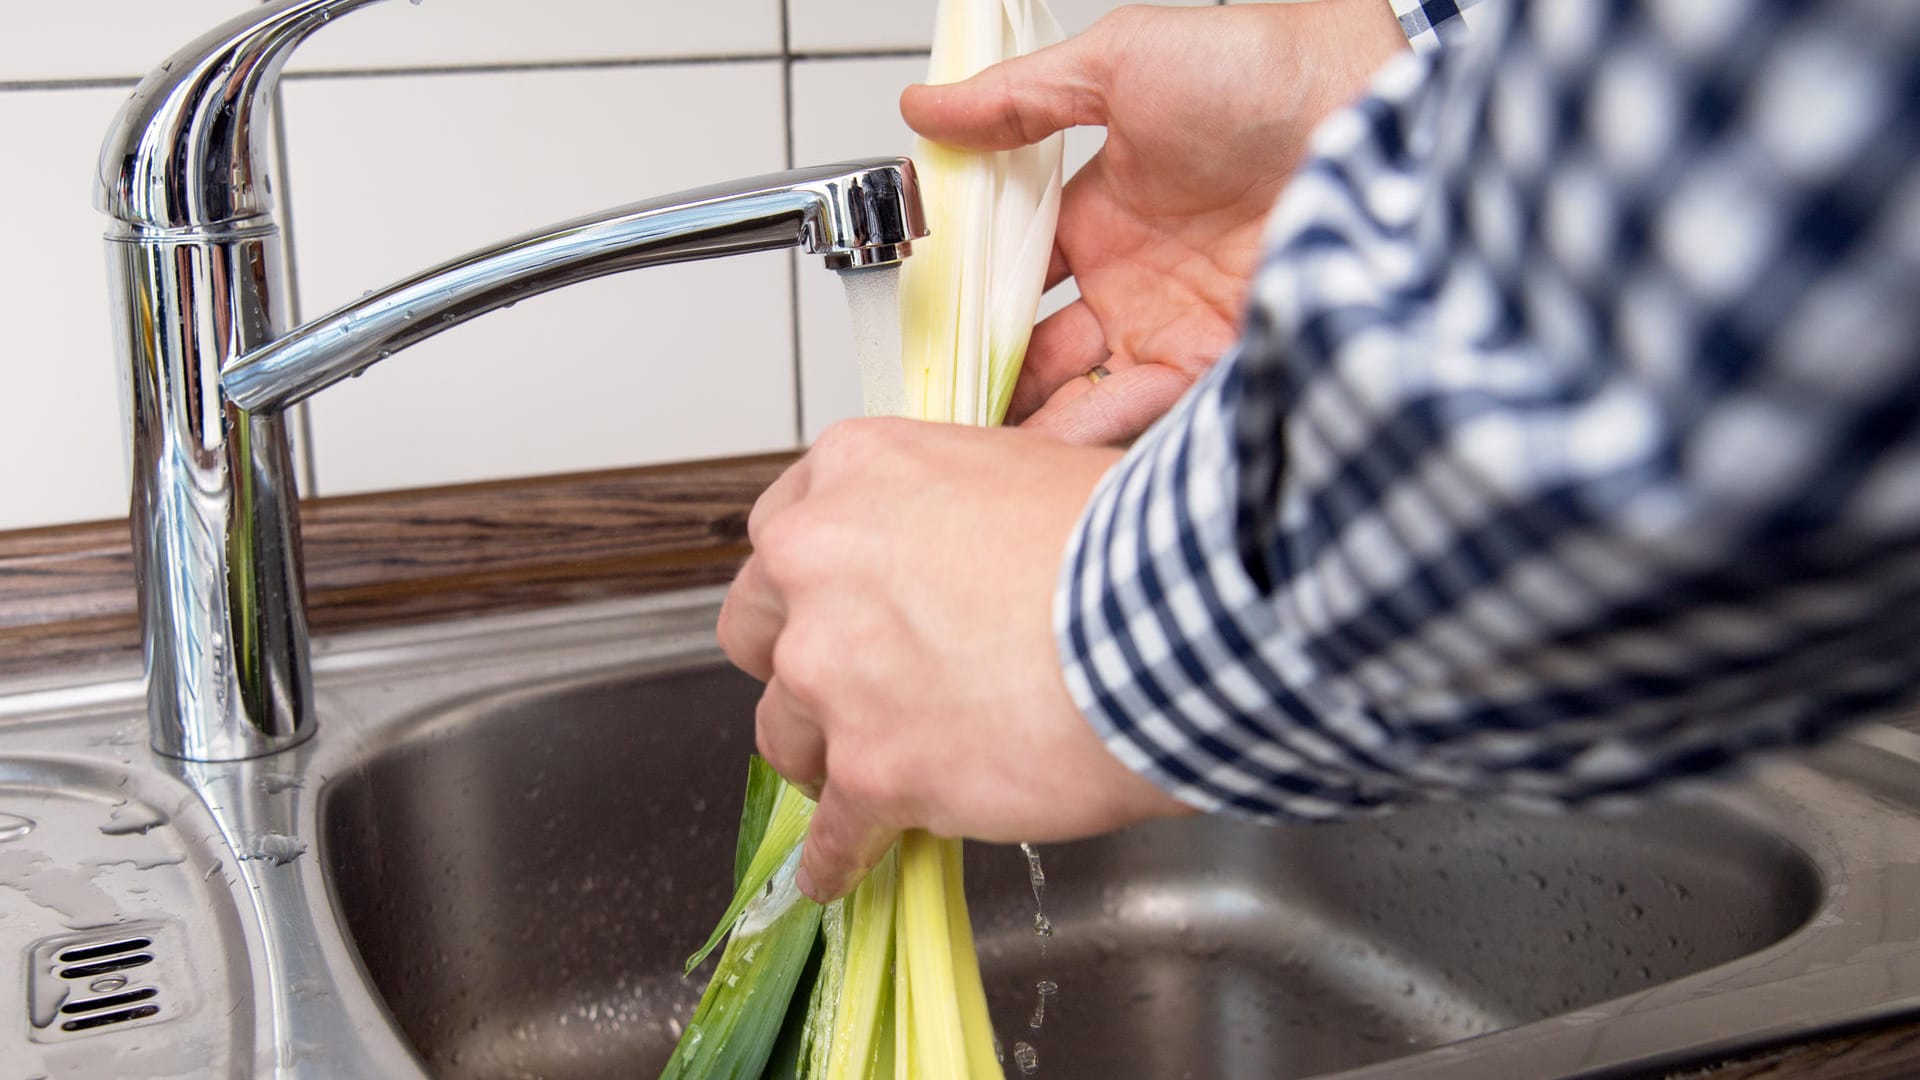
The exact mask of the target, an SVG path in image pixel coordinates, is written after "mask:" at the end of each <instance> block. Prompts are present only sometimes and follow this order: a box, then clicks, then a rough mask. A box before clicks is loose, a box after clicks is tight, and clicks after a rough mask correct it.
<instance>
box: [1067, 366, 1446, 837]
mask: <svg viewBox="0 0 1920 1080" xmlns="http://www.w3.org/2000/svg"><path fill="white" fill-rule="evenodd" d="M1240 385H1241V383H1240V378H1239V371H1238V363H1237V361H1236V360H1235V358H1234V357H1231V356H1230V357H1228V358H1227V359H1223V360H1222V361H1220V363H1219V364H1217V365H1215V367H1214V370H1213V371H1212V372H1210V373H1209V374H1208V376H1207V377H1206V378H1205V380H1204V381H1203V382H1202V383H1201V384H1200V385H1199V386H1198V387H1196V388H1195V390H1194V392H1192V393H1189V394H1187V395H1186V397H1185V398H1183V399H1182V401H1181V402H1180V404H1179V405H1177V406H1176V407H1175V408H1174V410H1173V411H1171V412H1169V413H1168V414H1167V416H1166V417H1164V418H1163V419H1162V420H1161V421H1160V423H1159V424H1157V425H1155V427H1154V428H1153V429H1152V430H1151V431H1149V432H1148V433H1147V434H1146V435H1145V436H1143V437H1142V438H1141V439H1140V441H1139V442H1137V443H1136V444H1135V445H1134V447H1133V449H1132V451H1131V452H1129V453H1128V455H1127V456H1126V457H1125V458H1124V459H1122V461H1121V462H1120V463H1119V464H1118V465H1116V466H1115V467H1114V469H1113V470H1112V471H1111V472H1109V473H1108V474H1107V476H1106V477H1105V478H1104V479H1103V480H1102V482H1101V484H1100V486H1099V487H1098V488H1097V489H1096V491H1095V493H1094V496H1093V498H1092V500H1091V501H1090V503H1089V504H1088V506H1087V509H1086V510H1085V512H1084V513H1083V514H1082V516H1081V519H1080V523H1079V525H1078V527H1077V528H1076V530H1075V533H1074V536H1073V539H1072V541H1071V542H1070V543H1069V545H1068V549H1067V555H1066V558H1065V560H1064V561H1063V564H1062V566H1061V571H1060V578H1059V582H1058V587H1057V589H1056V591H1055V594H1054V632H1055V637H1056V642H1057V644H1058V647H1059V651H1060V656H1061V658H1062V661H1063V664H1064V669H1065V674H1066V681H1067V686H1068V689H1069V691H1070V692H1071V693H1072V695H1073V699H1074V702H1075V703H1076V704H1077V705H1078V706H1079V708H1080V710H1081V712H1082V713H1083V714H1084V715H1085V716H1086V718H1087V720H1088V722H1089V723H1090V724H1091V725H1092V726H1093V728H1094V730H1095V731H1096V732H1097V733H1098V734H1099V735H1100V737H1101V738H1102V740H1103V741H1104V742H1105V744H1106V746H1107V748H1108V749H1109V750H1110V751H1111V752H1112V753H1113V754H1114V755H1115V756H1116V757H1118V758H1119V759H1120V760H1121V761H1122V762H1123V763H1124V764H1126V765H1127V766H1128V767H1129V768H1131V769H1133V770H1134V771H1135V772H1138V773H1140V774H1141V775H1143V776H1145V777H1146V778H1148V779H1149V780H1152V781H1153V782H1154V783H1156V784H1157V785H1159V786H1160V787H1161V788H1163V789H1164V790H1166V791H1167V792H1168V793H1170V794H1172V795H1173V796H1174V797H1175V798H1178V799H1180V800H1182V801H1183V802H1186V803H1188V804H1189V805H1192V806H1194V807H1197V808H1199V809H1202V810H1206V811H1214V812H1227V813H1233V814H1238V815H1242V816H1246V817H1251V818H1255V819H1259V820H1266V821H1306V820H1328V819H1336V818H1343V817H1352V816H1357V815H1362V814H1366V813H1369V812H1373V811H1378V810H1381V809H1384V808H1386V807H1388V806H1390V805H1392V804H1396V803H1399V802H1403V801H1407V799H1408V798H1409V796H1410V794H1411V793H1410V792H1409V791H1408V790H1407V786H1406V784H1405V782H1404V780H1403V779H1402V778H1401V777H1400V776H1398V775H1397V774H1398V772H1399V771H1400V770H1399V769H1398V768H1396V767H1394V765H1393V764H1392V763H1391V762H1390V761H1388V760H1387V758H1388V757H1391V752H1390V748H1389V746H1388V743H1389V739H1388V737H1387V735H1386V733H1385V732H1384V731H1383V730H1381V728H1380V727H1379V725H1378V724H1377V723H1375V722H1374V721H1373V720H1371V718H1369V717H1368V716H1367V715H1366V714H1365V713H1364V712H1363V711H1362V710H1361V709H1360V708H1358V707H1357V705H1356V704H1355V703H1353V702H1351V701H1343V700H1341V695H1340V691H1339V688H1338V687H1337V686H1335V685H1334V684H1333V683H1331V682H1329V681H1327V680H1323V679H1320V678H1318V677H1317V676H1316V675H1315V672H1314V665H1313V663H1312V661H1311V659H1310V657H1309V656H1308V655H1307V653H1306V652H1305V650H1303V649H1301V648H1300V647H1299V645H1298V642H1300V641H1301V640H1302V637H1303V635H1302V634H1301V633H1299V629H1298V628H1297V627H1290V626H1289V625H1288V619H1287V617H1286V614H1285V612H1284V610H1283V609H1281V608H1279V607H1276V606H1275V605H1273V604H1271V603H1270V602H1269V599H1268V598H1267V597H1266V596H1265V595H1264V594H1263V593H1262V592H1261V591H1260V589H1259V588H1258V587H1257V586H1256V584H1255V582H1254V581H1253V579H1252V578H1251V576H1250V575H1248V574H1247V572H1246V570H1245V567H1244V566H1243V565H1242V563H1241V561H1240V556H1239V553H1238V551H1237V548H1236V545H1235V542H1234V514H1235V497H1234V493H1235V490H1236V488H1235V484H1236V475H1237V470H1236V467H1235V464H1234V455H1233V452H1232V451H1233V433H1234V415H1235V414H1234V404H1235V402H1237V400H1238V397H1239V394H1240Z"/></svg>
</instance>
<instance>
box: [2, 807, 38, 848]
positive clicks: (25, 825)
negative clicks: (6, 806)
mask: <svg viewBox="0 0 1920 1080" xmlns="http://www.w3.org/2000/svg"><path fill="white" fill-rule="evenodd" d="M37 824H39V822H36V821H34V820H33V819H32V818H30V817H21V816H20V815H19V814H0V844H4V843H6V842H7V841H9V840H18V839H20V838H21V837H23V836H25V835H27V834H28V833H30V832H32V831H33V829H34V826H35V825H37Z"/></svg>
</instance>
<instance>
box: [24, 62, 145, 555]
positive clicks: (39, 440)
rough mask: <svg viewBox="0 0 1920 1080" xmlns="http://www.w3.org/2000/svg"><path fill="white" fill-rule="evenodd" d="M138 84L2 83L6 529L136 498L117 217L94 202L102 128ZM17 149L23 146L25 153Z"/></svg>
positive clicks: (101, 514)
mask: <svg viewBox="0 0 1920 1080" xmlns="http://www.w3.org/2000/svg"><path fill="white" fill-rule="evenodd" d="M125 97H126V91H125V90H116V89H82V90H30V91H26V90H16V91H9V92H5V93H0V146H6V147H16V148H23V149H24V148H31V154H30V157H31V160H32V161H33V162H34V167H32V168H13V169H6V170H4V172H0V194H3V195H4V202H0V228H3V229H4V230H5V239H4V240H0V250H4V251H6V252H7V257H6V258H3V259H0V529H17V528H23V527H26V526H30V525H49V524H53V523H55V522H61V521H82V520H89V519H94V518H107V517H120V516H122V515H124V514H126V512H127V495H126V488H125V480H124V477H125V472H126V466H125V464H124V457H125V453H126V452H125V449H124V445H125V438H124V436H123V435H122V432H121V427H120V407H119V404H118V402H119V391H118V389H117V383H116V379H117V375H116V373H115V371H114V365H113V338H112V331H111V329H110V327H109V323H108V321H107V283H106V254H105V250H104V248H103V246H102V241H101V238H100V237H101V233H102V231H103V227H104V225H105V219H104V218H102V217H101V216H100V215H99V214H97V213H95V212H94V210H93V205H92V198H93V172H94V160H95V158H96V157H97V156H98V155H99V152H100V138H101V136H102V135H103V134H104V133H105V132H106V130H107V123H108V122H109V121H110V120H112V118H113V113H114V110H115V109H117V108H119V106H120V102H121V100H122V99H123V98H125ZM16 160H17V159H16Z"/></svg>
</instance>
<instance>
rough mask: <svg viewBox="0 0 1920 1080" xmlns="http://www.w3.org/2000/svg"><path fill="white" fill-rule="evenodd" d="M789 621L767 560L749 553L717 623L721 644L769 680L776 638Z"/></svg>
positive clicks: (744, 666) (739, 663) (740, 663)
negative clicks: (767, 569) (766, 568)
mask: <svg viewBox="0 0 1920 1080" xmlns="http://www.w3.org/2000/svg"><path fill="white" fill-rule="evenodd" d="M786 623H787V609H786V604H785V602H784V601H783V600H782V599H781V598H780V594H779V593H778V592H776V591H775V590H774V588H773V586H772V584H771V583H769V582H768V581H767V578H766V574H765V572H764V563H763V562H762V561H761V560H760V559H758V558H754V557H752V556H749V557H748V558H747V562H746V565H744V566H742V567H741V568H740V573H739V574H738V575H737V576H735V577H734V579H733V585H732V587H730V588H728V589H727V598H726V599H725V600H723V601H721V603H720V621H719V624H718V625H717V626H715V627H714V634H715V636H717V637H718V638H719V639H720V648H721V649H722V650H723V651H725V652H726V654H727V659H728V660H731V661H732V662H733V666H735V667H737V668H739V669H740V670H741V671H744V672H746V673H747V674H749V675H751V676H753V677H754V678H756V679H759V680H760V681H761V682H766V681H767V680H768V679H771V678H772V677H773V645H774V642H775V641H777V640H779V638H780V631H781V630H783V629H784V628H785V627H786Z"/></svg>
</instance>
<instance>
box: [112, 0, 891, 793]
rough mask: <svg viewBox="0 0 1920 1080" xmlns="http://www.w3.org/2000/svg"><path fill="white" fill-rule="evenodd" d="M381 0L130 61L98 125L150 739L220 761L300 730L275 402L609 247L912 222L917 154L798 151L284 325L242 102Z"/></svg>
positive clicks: (299, 607) (705, 250)
mask: <svg viewBox="0 0 1920 1080" xmlns="http://www.w3.org/2000/svg"><path fill="white" fill-rule="evenodd" d="M376 2H378V0H281V2H278V3H273V4H269V5H266V6H264V7H262V8H259V9H256V10H254V11H250V12H248V13H246V14H244V15H241V16H239V17H237V18H235V19H233V20H232V21H230V22H228V23H226V24H224V25H222V26H221V27H219V28H218V29H216V30H213V31H212V32H210V33H208V34H206V35H204V36H202V37H201V38H199V39H198V40H196V41H195V42H193V43H192V44H190V45H188V46H186V47H185V48H183V49H181V50H180V51H179V52H177V53H175V54H174V55H173V57H172V58H171V59H170V60H168V61H167V62H166V63H164V64H163V65H162V66H161V67H160V68H159V69H158V70H156V71H154V72H153V73H152V74H150V75H148V76H147V77H146V78H145V79H144V80H143V81H142V82H141V83H140V84H139V86H138V87H137V88H136V89H135V90H134V92H133V95H132V96H131V97H130V98H129V99H128V101H127V102H126V104H125V105H124V106H123V107H122V108H121V110H120V113H119V115H118V117H117V118H116V119H115V121H114V124H113V126H112V128H111V129H110V130H109V132H108V135H107V138H106V142H105V144H104V145H103V146H102V148H101V154H100V170H99V177H98V179H99V184H98V188H97V191H96V200H95V201H96V205H97V206H98V208H99V209H100V210H102V211H103V212H105V213H106V214H108V215H109V216H110V217H111V218H112V223H111V225H110V227H109V231H108V233H107V250H108V268H109V285H110V288H111V290H112V296H113V305H114V306H113V322H114V332H115V335H116V342H117V348H118V350H119V352H120V354H121V363H122V366H121V369H120V370H121V376H122V399H123V406H124V407H125V416H126V418H127V423H128V425H129V428H130V439H131V462H132V468H131V472H132V500H131V508H130V516H131V525H132V530H133V552H134V571H135V579H136V585H137V588H138V592H139V607H140V626H141V642H142V650H143V654H144V661H145V671H146V692H147V710H148V717H149V720H150V727H151V732H152V744H153V748H154V749H155V750H157V751H159V752H160V753H162V754H166V755H169V756H172V757H176V758H182V759H186V760H189V761H203V762H212V761H237V760H242V759H246V758H252V757H258V756H261V755H265V754H271V753H275V752H277V751H280V750H284V749H287V748H289V747H292V746H295V745H298V744H299V743H300V742H301V741H303V740H304V739H305V738H306V737H307V736H309V735H310V734H312V732H313V727H314V719H313V688H312V675H311V664H310V661H309V650H308V640H307V623H306V614H305V608H304V602H303V599H302V594H301V589H302V585H301V569H300V541H299V514H298V506H297V504H296V498H297V495H296V492H295V488H294V484H293V471H292V465H291V453H290V450H289V444H288V440H287V434H286V426H285V422H284V420H283V419H282V417H281V410H282V409H284V408H285V407H286V406H288V405H290V404H293V403H295V402H297V401H300V400H302V399H304V398H305V397H307V396H308V395H310V394H313V393H315V392H317V391H319V390H321V389H323V388H324V387H326V386H328V385H331V384H332V383H334V382H337V381H339V380H341V379H344V378H347V377H349V376H352V375H357V374H359V373H360V372H361V371H363V370H365V369H366V368H367V367H369V366H371V365H373V364H375V363H378V362H379V361H381V360H383V359H386V358H387V357H388V356H390V355H392V354H393V353H395V352H398V351H399V350H401V349H404V348H406V347H407V346H409V345H412V344H414V343H415V342H418V341H421V340H424V339H425V338H427V337H430V336H432V335H433V334H436V333H439V332H440V331H442V330H445V329H448V328H450V327H453V326H456V325H459V324H460V323H462V322H465V321H466V320H468V319H471V318H474V317H475V316H478V315H482V314H485V313H486V312H489V311H492V310H494V309H496V308H501V307H507V306H510V305H512V304H513V303H515V302H516V301H518V300H521V299H524V298H526V297H529V296H533V295H536V294H538V293H541V292H545V291H548V290H551V289H556V288H559V287H561V286H564V285H570V284H573V283H576V282H580V281H586V280H588V279H591V278H596V277H600V276H603V275H606V274H611V273H617V272H619V271H622V270H630V269H636V268H639V267H643V266H654V265H659V264H663V263H672V262H682V261H688V260H693V259H707V258H714V257H717V256H722V255H733V254H740V253H745V252H753V251H768V250H774V249H780V248H795V247H797V248H801V249H804V250H805V251H808V252H810V253H813V254H817V255H821V256H824V258H825V260H826V263H827V265H828V267H830V268H833V269H839V270H845V269H853V268H858V267H866V266H878V265H886V264H890V263H897V262H899V261H901V260H902V259H904V258H906V257H907V256H908V255H909V254H910V253H911V250H912V241H913V240H914V239H916V238H919V237H922V236H925V235H926V227H925V225H924V222H923V218H922V215H921V208H920V196H919V189H918V186H917V181H916V179H915V176H914V171H913V164H912V162H910V161H908V160H906V159H904V158H888V159H875V160H869V161H856V162H850V163H845V164H839V165H827V166H820V167H815V168H807V169H796V170H792V171H789V172H784V173H776V174H772V175H768V176H760V177H754V178H751V179H747V180H740V181H736V182H733V183H725V184H717V185H714V186H712V187H707V188H701V189H697V190H694V191H688V192H683V193H680V194H677V195H671V196H667V197H665V198H660V199H655V200H652V201H648V202H641V203H635V204H633V205H630V206H623V207H619V208H616V209H612V210H608V211H606V212H604V213H600V214H595V215H592V216H589V217H584V218H579V219H576V220H573V221H568V222H564V223H561V224H559V225H555V226H553V227H552V228H549V229H544V230H541V231H538V232H535V233H530V234H527V235H525V236H520V237H516V238H513V239H510V240H507V241H505V242H503V243H501V244H499V245H497V246H494V247H491V248H487V249H484V250H481V251H476V252H473V253H471V254H469V255H466V256H464V257H462V258H459V259H455V260H454V261H452V262H448V263H445V264H443V265H441V266H438V267H435V268H433V269H431V270H427V271H425V272H423V273H420V274H417V275H415V276H413V277H410V278H407V279H405V280H403V281H400V282H397V283H395V284H393V285H390V286H388V287H387V288H385V289H382V290H379V291H376V292H374V293H371V294H369V295H367V296H365V297H363V298H361V299H360V300H359V301H356V302H354V303H352V304H349V305H347V306H346V307H343V308H340V309H339V310H337V311H334V312H332V313H331V314H328V315H324V316H321V317H320V318H318V319H316V320H314V321H313V322H311V323H309V324H307V325H306V326H303V327H300V328H298V329H295V330H293V331H291V332H287V331H286V330H285V325H286V321H287V316H286V312H287V306H286V298H285V296H284V293H283V288H284V282H285V280H286V279H285V277H284V275H283V274H282V266H281V260H282V257H283V256H282V250H281V240H280V233H279V228H278V226H277V225H276V224H275V222H274V217H273V194H272V188H271V179H270V175H269V168H268V163H269V161H270V159H271V154H270V153H269V148H268V146H267V140H266V139H265V138H264V137H263V132H261V131H257V130H256V119H257V117H259V116H260V115H263V110H264V109H266V108H267V106H268V104H269V103H270V102H271V100H272V98H273V94H274V89H275V86H276V84H277V82H278V80H279V76H280V72H281V69H282V68H283V67H284V66H285V64H286V61H287V58H288V56H289V55H290V54H291V53H292V51H293V49H294V48H295V47H296V46H298V45H299V44H300V43H301V42H302V41H304V40H305V39H306V38H307V36H308V35H309V34H311V33H313V32H314V31H315V30H317V29H319V28H320V27H321V26H323V25H325V24H326V23H327V22H328V21H330V20H331V19H332V18H334V17H335V16H337V15H342V14H345V13H347V12H350V11H353V10H355V9H357V8H360V7H363V6H365V5H367V4H369V3H376Z"/></svg>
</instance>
